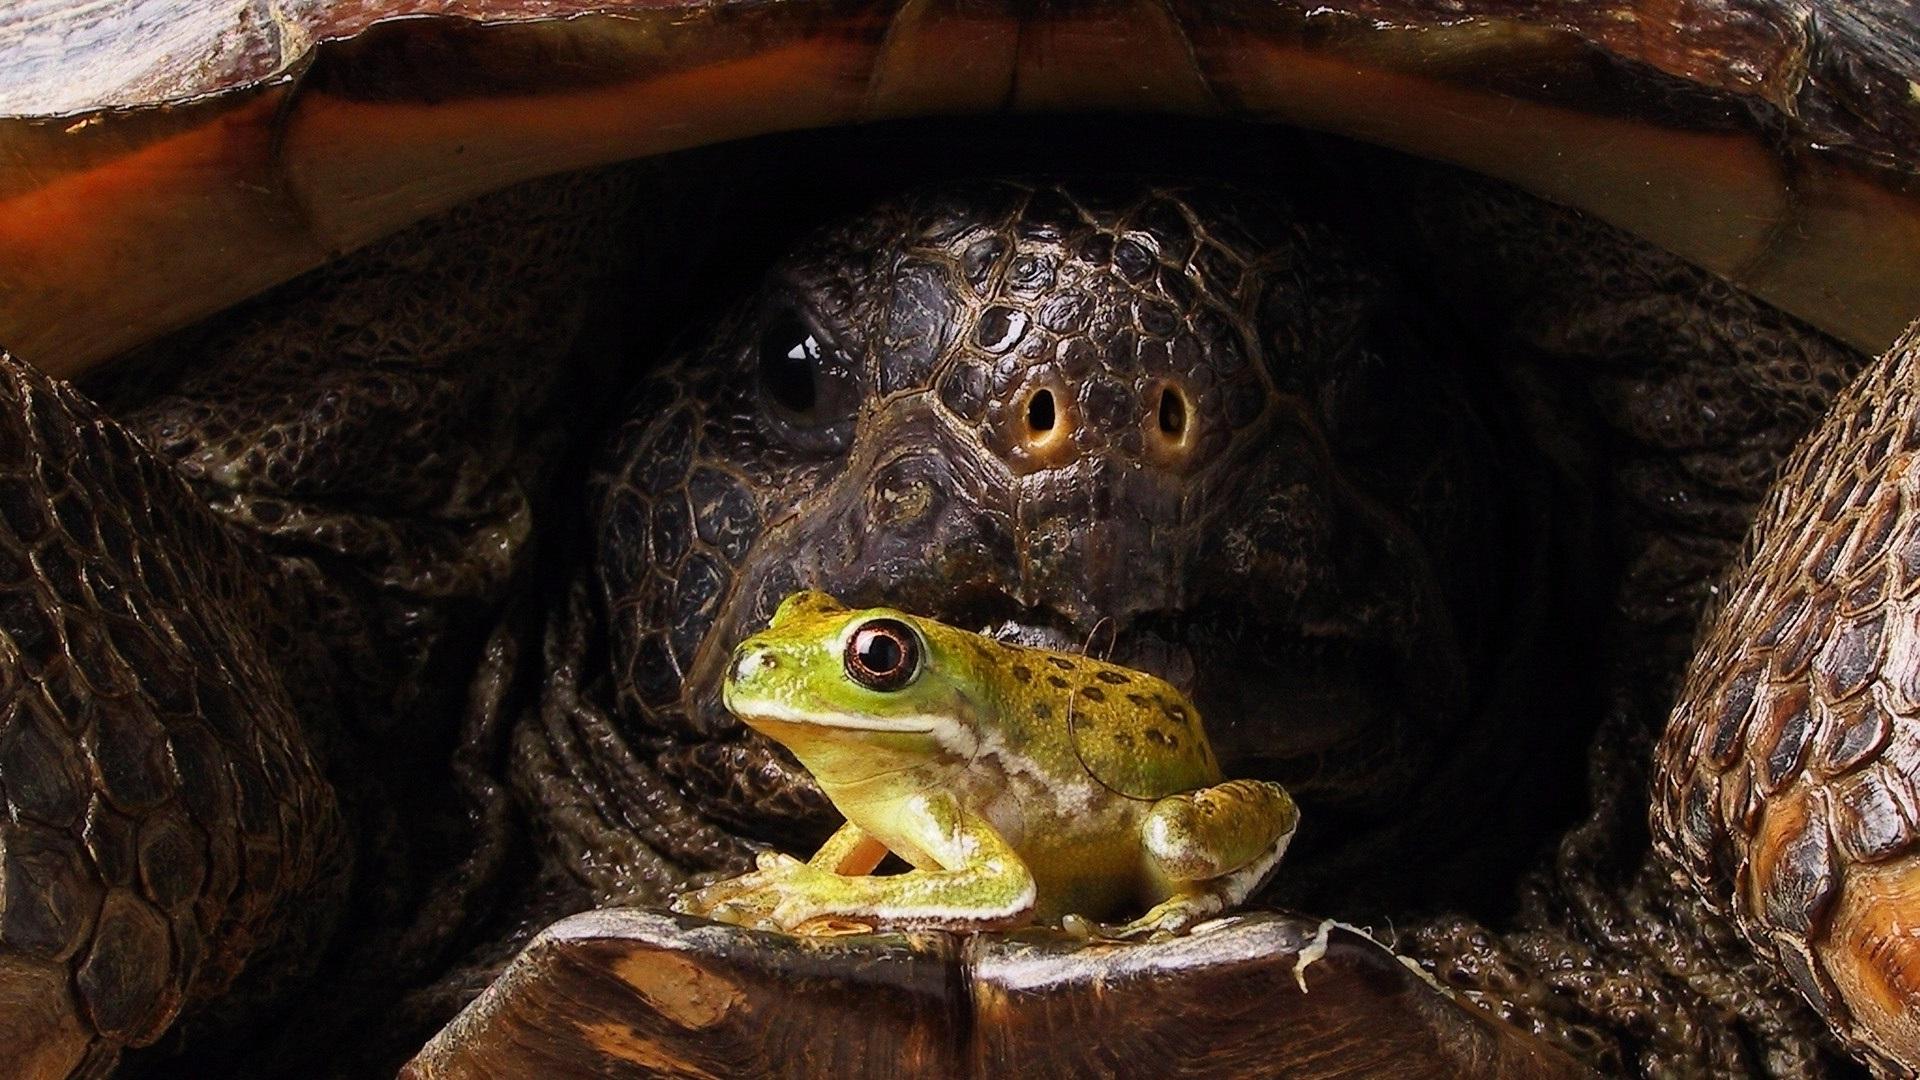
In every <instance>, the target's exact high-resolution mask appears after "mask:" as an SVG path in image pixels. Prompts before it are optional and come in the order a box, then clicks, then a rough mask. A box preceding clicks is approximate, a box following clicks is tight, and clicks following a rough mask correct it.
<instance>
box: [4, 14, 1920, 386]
mask: <svg viewBox="0 0 1920 1080" xmlns="http://www.w3.org/2000/svg"><path fill="white" fill-rule="evenodd" d="M65 8H66V5H63V4H60V3H55V2H51V0H35V2H29V3H25V4H14V5H10V6H9V7H8V8H7V10H6V11H4V12H0V70H4V71H5V72H6V73H7V77H6V78H5V79H4V80H0V340H4V341H6V342H8V343H9V346H10V347H11V348H13V349H14V350H16V351H17V352H18V353H19V354H20V355H21V356H23V357H24V358H26V359H27V360H29V361H31V362H33V363H35V364H37V365H39V366H40V367H42V368H43V369H44V370H47V371H49V372H52V373H55V374H72V373H75V372H78V371H82V370H85V369H86V368H87V367H89V366H90V365H93V364H95V363H98V362H99V361H100V360H102V359H104V358H106V357H109V356H112V355H115V354H117V353H119V352H121V351H123V350H125V349H126V348H128V347H130V346H133V345H136V344H139V343H141V342H143V341H146V340H148V339H151V338H152V337H154V336H156V335H157V334H159V333H162V332H164V331H166V330H169V329H173V328H176V327H178V326H181V325H184V324H186V323H188V322H191V321H192V320H194V319H196V318H198V317H200V316H203V315H206V314H208V313H210V312H213V311H217V310H220V309H221V308H224V307H226V306H228V305H230V304H232V303H233V302H235V301H237V300H239V299H241V298H243V297H246V296H248V295H251V294H253V293H255V292H258V291H259V290H261V289H263V288H265V287H267V286H269V285H272V284H275V283H277V282H280V281H283V280H286V279H288V278H290V277H292V276H294V275H295V274H297V273H299V272H300V271H302V270H305V269H307V268H310V267H312V266H315V265H318V264H319V263H321V262H323V261H325V260H327V259H329V258H331V257H333V256H336V255H337V254H339V253H341V252H343V251H346V250H349V249H352V248H354V247H357V246H359V245H361V244H364V243H366V242H368V241H369V240H371V239H373V238H375V237H378V236H381V235H384V234H386V233H389V232H392V231H393V230H395V229H397V228H399V227H400V226H402V225H404V224H406V223H407V222H410V221H413V220H415V219H418V218H420V217H422V216H424V215H427V214H430V213H432V212H434V211H435V210H439V209H442V208H445V207H447V206H450V205H453V204H455V203H458V202H461V201H463V200H465V199H468V198H470V197H472V196H474V195H476V194H479V193H481V192H483V191H487V190H491V189H494V188H498V187H501V186H504V185H506V184H508V183H511V182H513V181H516V180H522V179H527V178H530V177H534V176H538V175H542V174H546V173H552V172H559V171H562V170H567V169H573V168H578V167H583V166H588V165H593V164H597V163H603V162H610V161H616V160H622V159H627V158H634V157H641V156H645V155H650V154H658V153H662V152H665V151H670V150H675V149H681V148H685V147H689V146H694V145H699V144H705V143H714V142H720V141H724V140H729V139H736V138H741V137H744V136H749V135H754V134H760V133H764V132H769V131H776V130H791V129H799V128H809V127H820V126H827V125H836V124H849V123H856V122H860V121H866V120H875V119H882V118H894V117H903V116H917V115H929V114H943V113H975V112H986V111H995V110H1026V111H1035V110H1047V111H1062V110H1105V111H1115V110H1119V111H1132V112H1161V113H1177V114H1193V115H1215V116H1226V117H1237V118H1243V119H1246V120H1253V121H1270V122H1277V123H1285V124H1292V125H1298V126H1303V127H1308V128H1314V129H1320V130H1326V131H1332V132H1335V133H1339V134H1345V135H1349V136H1353V137H1356V138H1359V139H1362V140H1367V141H1372V142H1376V143H1379V144H1382V145H1385V146H1389V147H1393V148H1396V149H1400V150H1405V151H1409V152H1412V153H1415V154H1418V155H1422V156H1426V157H1431V158H1436V159H1441V160H1445V161H1449V162H1453V163H1456V164H1460V165H1464V166H1467V167H1469V168H1472V169H1475V170H1477V171H1480V172H1483V173H1487V174H1489V175H1493V176H1497V177H1500V178H1503V179H1506V180H1511V181H1514V182H1516V183H1518V184H1520V185H1521V186H1523V187H1525V188H1528V189H1530V190H1532V191H1533V192H1535V193H1537V194H1539V195H1542V196H1545V197H1547V198H1549V199H1553V200H1556V201H1559V202H1562V203H1566V204H1569V205H1572V206H1576V207H1579V208H1581V209H1583V210H1586V211H1589V212H1591V213H1593V214H1595V215H1597V216H1599V217H1601V218H1603V219H1605V220H1607V221H1609V222H1612V223H1613V224H1616V225H1619V226H1621V227H1623V228H1626V229H1627V230H1629V231H1631V232H1635V233H1637V234H1639V235H1641V236H1643V237H1645V238H1646V239H1648V240H1651V241H1653V242H1655V243H1657V244H1660V245H1661V246H1663V247H1666V248H1668V249H1670V250H1672V251H1674V252H1676V253H1678V254H1680V255H1683V256H1685V257H1687V258H1689V259H1691V260H1693V261H1694V262H1696V263H1699V264H1700V265H1702V266H1705V267H1707V268H1708V269H1711V270H1713V271H1716V272H1717V273H1719V274H1721V275H1723V276H1725V277H1726V278H1727V279H1728V280H1730V281H1731V282H1732V283H1734V284H1735V285H1737V286H1739V287H1741V288H1742V289H1744V290H1746V291H1748V292H1750V293H1753V294H1755V295H1757V296H1759V297H1761V298H1762V299H1765V300H1767V301H1768V302H1770V303H1772V304H1773V305H1775V306H1777V307H1779V308H1782V309H1784V310H1786V311H1788V312H1790V313H1792V314H1794V315H1797V316H1799V317H1801V318H1803V319H1805V320H1806V321H1808V322H1810V323H1812V324H1814V325H1816V326H1818V327H1820V328H1821V329H1824V330H1826V331H1828V332H1829V333H1832V334H1834V335H1835V336H1837V337H1840V338H1842V339H1844V340H1846V341H1848V342H1849V343H1851V344H1853V345H1855V346H1857V347H1860V348H1862V349H1865V350H1868V351H1876V352H1877V351H1879V350H1880V349H1882V348H1884V347H1885V346H1886V345H1887V344H1888V343H1889V342H1891V341H1892V340H1893V338H1894V336H1895V334H1897V333H1898V331H1899V330H1900V328H1901V327H1903V326H1904V325H1905V323H1906V321H1907V319H1908V317H1909V315H1910V314H1911V313H1912V312H1913V311H1915V310H1920V193H1917V192H1916V190H1915V185H1916V182H1920V181H1917V180H1916V173H1917V172H1920V95H1916V94H1915V93H1914V90H1913V87H1914V86H1915V85H1920V16H1916V14H1915V12H1914V10H1913V9H1912V8H1911V7H1910V6H1909V5H1906V4H1903V3H1900V2H1898V0H1868V2H1864V3H1840V2H1837V0H1820V2H1816V3H1813V4H1810V5H1809V4H1788V3H1784V2H1777V0H1776V2H1762V3H1736V2H1733V0H1678V2H1674V3H1661V4H1657V5H1654V4H1649V3H1648V2H1647V0H1600V2H1596V3H1590V4H1579V5H1561V4H1550V3H1549V4H1542V3H1534V2H1525V0H1454V2H1447V3H1441V2H1435V0H1344V2H1341V3H1335V4H1321V3H1304V2H1295V0H1287V2H1282V3H1253V2H1238V0H1236V2H1226V3H1205V4H1201V3H1196V2H1191V0H1176V2H1174V3H1150V2H1146V0H1119V2H1111V0H1108V2H1079V3H1070V4H1050V5H1039V6H1036V5H1031V4H1025V3H1017V2H1012V0H985V2H973V0H970V2H967V3H957V2H943V0H935V2H928V3H894V2H885V0H872V2H847V3H830V2H820V3H782V4H766V3H757V2H743V0H722V2H718V3H715V2H711V0H698V2H696V0H679V2H672V0H669V2H660V0H632V2H624V3H623V2H611V3H587V2H580V0H387V2H380V0H366V2H355V3H329V2H324V0H300V2H295V3H288V4H277V5H273V6H272V7H271V8H270V9H269V8H268V7H267V6H265V5H259V4H253V3H245V2H220V0H134V2H132V3H127V4H119V5H99V6H94V7H89V8H87V9H86V10H85V11H84V12H83V13H81V14H79V15H73V14H70V13H69V12H68V11H66V10H65ZM1649 9H1651V10H1649ZM1643 11H1645V12H1647V14H1649V15H1650V16H1652V17H1649V18H1641V17H1639V15H1640V14H1641V13H1642V12H1643Z"/></svg>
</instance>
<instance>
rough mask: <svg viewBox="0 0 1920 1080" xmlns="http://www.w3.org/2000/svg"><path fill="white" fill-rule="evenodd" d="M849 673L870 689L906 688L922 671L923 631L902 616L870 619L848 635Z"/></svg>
mask: <svg viewBox="0 0 1920 1080" xmlns="http://www.w3.org/2000/svg"><path fill="white" fill-rule="evenodd" d="M847 674H848V676H850V677H851V678H852V679H853V681H854V682H857V683H859V684H860V685H861V686H864V687H866V688H868V689H869V690H880V691H893V690H904V689H906V687H907V684H909V683H911V682H913V680H914V679H915V678H917V677H919V675H920V635H918V634H916V633H914V632H913V628H912V627H910V626H908V625H907V624H906V623H903V622H901V621H900V620H899V619H869V620H868V621H866V622H864V623H861V624H860V625H859V627H858V628H856V629H855V630H854V632H853V634H852V636H850V637H848V638H847Z"/></svg>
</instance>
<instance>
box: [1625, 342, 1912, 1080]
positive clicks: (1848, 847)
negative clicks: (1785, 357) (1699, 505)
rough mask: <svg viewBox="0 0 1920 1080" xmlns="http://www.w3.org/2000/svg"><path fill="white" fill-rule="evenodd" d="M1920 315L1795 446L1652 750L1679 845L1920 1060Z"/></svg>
mask: <svg viewBox="0 0 1920 1080" xmlns="http://www.w3.org/2000/svg"><path fill="white" fill-rule="evenodd" d="M1917 364H1920V324H1916V327H1915V328H1913V329H1909V330H1908V332H1907V334H1906V336H1905V337H1903V338H1902V339H1901V341H1899V342H1898V343H1897V344H1896V345H1895V346H1894V347H1893V349H1892V350H1891V351H1890V352H1888V353H1887V354H1886V355H1885V356H1884V357H1882V358H1881V359H1880V360H1879V361H1877V362H1876V363H1874V364H1873V365H1872V366H1870V367H1869V368H1868V370H1866V371H1865V372H1864V373H1863V374H1862V375H1861V377H1860V378H1859V379H1858V380H1856V382H1855V383H1854V385H1853V386H1852V387H1851V388H1849V389H1848V390H1847V391H1846V393H1845V394H1843V395H1842V396H1841V398H1840V399H1839V401H1838V402H1837V403H1836V404H1835V406H1834V408H1833V410H1832V411H1831V413H1830V414H1829V415H1828V416H1827V417H1826V419H1825V420H1824V421H1823V422H1822V423H1821V424H1820V426H1819V427H1818V428H1817V429H1816V430H1815V431H1814V433H1813V435H1812V436H1811V437H1810V438H1808V439H1807V440H1806V442H1805V443H1803V444H1802V445H1801V446H1800V447H1799V448H1798V449H1797V450H1796V451H1795V452H1794V454H1793V455H1792V457H1791V458H1790V459H1789V460H1788V461H1787V463H1786V465H1785V467H1784V468H1783V470H1782V472H1781V473H1780V477H1779V479H1778V481H1777V483H1776V486H1775V488H1774V490H1773V491H1772V493H1771V494H1770V496H1769V497H1768V499H1767V501H1766V503H1765V504H1764V506H1763V508H1762V510H1761V513H1760V515H1759V517H1758V519H1757V520H1756V522H1755V524H1754V529H1753V533H1752V535H1751V537H1750V539H1749V541H1748V544H1747V549H1746V551H1747V555H1746V557H1745V558H1744V559H1743V560H1742V562H1741V564H1740V565H1739V566H1738V567H1737V568H1736V570H1735V572H1734V573H1733V575H1732V577H1731V579H1730V580H1729V582H1728V587H1727V588H1726V589H1725V590H1724V591H1723V593H1722V597H1723V599H1722V602H1721V606H1720V608H1719V610H1718V611H1717V613H1715V614H1714V615H1713V616H1712V617H1711V618H1710V619H1709V621H1708V624H1707V632H1706V634H1705V635H1704V636H1703V637H1702V638H1701V642H1702V644H1701V646H1700V648H1699V650H1698V653H1697V655H1696V657H1695V658H1694V661H1693V663H1692V666H1691V667H1690V669H1689V671H1688V676H1687V681H1686V687H1685V690H1684V691H1683V693H1682V694H1681V697H1680V700H1679V702H1678V704H1677V706H1676V707H1675V709H1674V712H1673V714H1672V717H1671V720H1670V721H1669V723H1668V726H1667V729H1666V734H1665V736H1664V738H1663V739H1662V741H1661V744H1660V748H1659V751H1658V755H1657V757H1656V763H1655V781H1654V794H1653V811H1652V816H1653V825H1654V831H1655V836H1656V842H1657V844H1658V845H1659V847H1660V850H1661V851H1662V853H1663V854H1664V855H1666V856H1667V857H1668V858H1669V859H1671V860H1672V861H1673V862H1674V863H1676V864H1677V865H1678V866H1679V867H1681V868H1682V870H1683V872H1684V873H1685V875H1686V876H1687V878H1688V879H1689V880H1690V881H1691V882H1692V883H1693V885H1694V887H1695V888H1696V889H1697V890H1698V891H1699V893H1700V894H1701V895H1702V896H1703V897H1705V898H1706V900H1707V902H1708V903H1709V904H1710V905H1712V906H1713V907H1714V908H1715V909H1716V910H1719V911H1722V912H1726V913H1728V914H1730V915H1731V917H1732V919H1733V921H1734V923H1735V924H1736V925H1737V926H1738V927H1739V929H1740V931H1741V933H1742V936H1743V937H1744V938H1745V939H1746V941H1747V942H1748V944H1750V945H1751V946H1752V948H1753V949H1754V950H1755V951H1756V952H1757V953H1758V954H1759V955H1760V956H1761V957H1763V958H1765V959H1766V960H1768V961H1770V962H1771V963H1773V964H1775V965H1777V966H1778V969H1779V970H1780V971H1781V972H1783V973H1784V975H1785V976H1786V977H1787V978H1788V979H1790V980H1791V981H1792V983H1793V984H1794V985H1795V986H1796V987H1797V988H1798V989H1799V991H1800V993H1801V994H1802V995H1803V996H1804V997H1805V998H1806V1000H1807V1001H1808V1002H1809V1003H1810V1004H1811V1005H1812V1006H1813V1008H1814V1009H1815V1010H1817V1011H1818V1012H1819V1014H1820V1015H1821V1016H1822V1017H1823V1018H1824V1019H1825V1020H1826V1022H1827V1023H1828V1025H1829V1026H1831V1028H1832V1029H1833V1031H1834V1032H1835V1033H1836V1034H1838V1035H1839V1036H1840V1037H1841V1038H1842V1039H1843V1040H1845V1041H1846V1043H1847V1044H1848V1045H1849V1046H1850V1047H1851V1048H1852V1049H1853V1050H1854V1052H1855V1053H1856V1054H1858V1055H1860V1056H1861V1057H1863V1058H1864V1059H1866V1060H1867V1061H1868V1062H1869V1063H1870V1064H1872V1065H1874V1066H1875V1067H1876V1069H1879V1070H1882V1071H1886V1072H1911V1071H1912V1070H1914V1069H1917V1068H1920V936H1916V935H1915V934H1914V932H1913V931H1912V929H1911V928H1912V927H1915V926H1920V844H1916V840H1917V839H1920V369H1917V368H1916V365H1917Z"/></svg>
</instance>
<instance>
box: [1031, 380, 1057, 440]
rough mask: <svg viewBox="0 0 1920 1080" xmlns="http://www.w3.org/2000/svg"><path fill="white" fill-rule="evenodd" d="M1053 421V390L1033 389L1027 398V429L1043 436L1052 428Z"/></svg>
mask: <svg viewBox="0 0 1920 1080" xmlns="http://www.w3.org/2000/svg"><path fill="white" fill-rule="evenodd" d="M1054 423H1055V417H1054V411H1053V391H1051V390H1036V391H1034V392H1033V396H1032V397H1030V398H1028V399H1027V430H1029V431H1031V432H1033V433H1034V434H1035V435H1036V436H1042V437H1044V436H1045V435H1046V434H1047V433H1048V432H1050V431H1052V430H1053V425H1054Z"/></svg>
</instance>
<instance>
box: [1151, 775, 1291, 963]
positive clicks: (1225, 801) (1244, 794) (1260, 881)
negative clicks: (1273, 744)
mask: <svg viewBox="0 0 1920 1080" xmlns="http://www.w3.org/2000/svg"><path fill="white" fill-rule="evenodd" d="M1299 823H1300V811H1299V809H1298V808H1297V807H1295V806H1294V804H1293V798H1292V796H1290V795H1288V794H1287V791H1286V789H1285V788H1283V787H1281V786H1280V785H1278V784H1271V783H1267V782H1266V781H1262V780H1229V781H1227V782H1226V783H1224V784H1219V785H1217V786H1215V787H1210V788H1202V789H1200V790H1199V791H1189V792H1185V793H1183V794H1180V795H1169V796H1167V797H1166V798H1164V799H1161V800H1160V801H1159V802H1156V803H1154V804H1153V809H1152V810H1150V811H1148V812H1147V819H1146V821H1145V822H1144V823H1143V824H1142V826H1141V833H1142V837H1143V840H1144V842H1145V845H1146V850H1147V856H1148V858H1149V859H1150V860H1151V861H1152V863H1153V866H1154V868H1155V869H1156V870H1157V871H1158V872H1159V874H1160V876H1161V877H1162V878H1163V879H1164V880H1165V882H1166V884H1167V885H1168V886H1170V887H1171V888H1172V890H1173V895H1172V896H1170V897H1168V898H1167V899H1166V900H1164V901H1162V902H1161V903H1160V904H1158V905H1156V906H1155V907H1154V908H1153V909H1152V910H1151V911H1148V912H1147V913H1146V914H1145V915H1143V916H1141V917H1140V918H1138V919H1135V920H1134V921H1132V922H1130V923H1127V924H1126V925H1125V926H1122V927H1119V928H1118V929H1117V930H1116V931H1114V932H1113V936H1117V937H1122V938H1137V937H1151V936H1156V935H1169V934H1177V933H1180V932H1182V931H1184V930H1186V929H1187V928H1188V927H1191V926H1193V925H1194V924H1195V923H1197V922H1200V921H1201V920H1203V919H1209V918H1212V917H1213V916H1215V915H1218V914H1220V913H1221V912H1223V911H1227V910H1229V909H1231V908H1233V907H1234V906H1236V905H1238V904H1239V903H1241V902H1242V901H1244V900H1245V899H1246V898H1247V897H1249V896H1251V895H1253V893H1254V892H1255V891H1257V890H1258V889H1259V888H1260V886H1262V885H1264V884H1266V881H1267V879H1268V878H1269V877H1271V876H1273V871H1274V869H1275V868H1276V867H1278V866H1279V865H1280V857H1281V856H1282V855H1284V854H1286V851H1287V844H1288V842H1289V841H1291V840H1292V839H1293V831H1294V829H1295V828H1296V827H1297V826H1298V825H1299Z"/></svg>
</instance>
